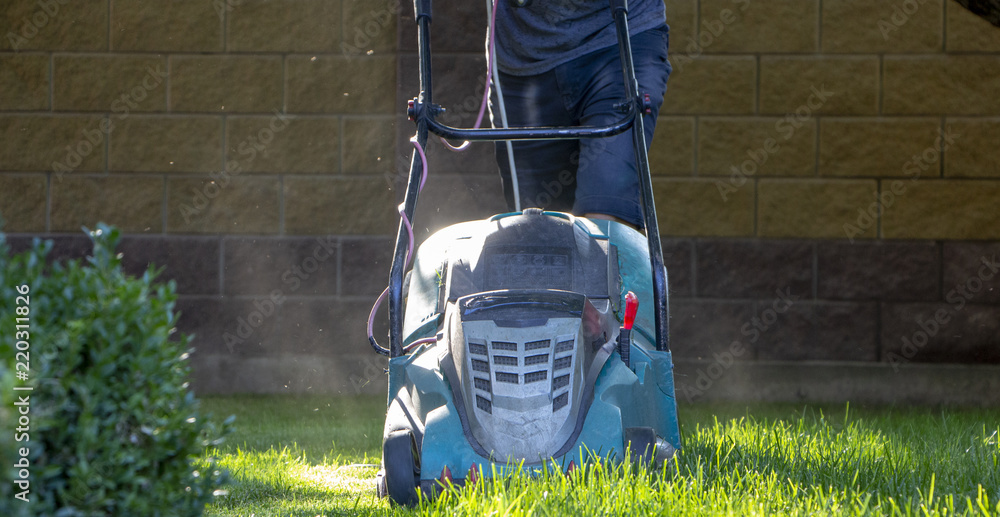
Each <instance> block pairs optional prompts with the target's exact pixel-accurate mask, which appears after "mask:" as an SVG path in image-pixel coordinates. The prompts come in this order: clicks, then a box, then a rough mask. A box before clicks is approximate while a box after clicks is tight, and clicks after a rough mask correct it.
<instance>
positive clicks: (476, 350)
mask: <svg viewBox="0 0 1000 517" xmlns="http://www.w3.org/2000/svg"><path fill="white" fill-rule="evenodd" d="M469 353H470V354H473V355H486V345H483V344H480V343H469Z"/></svg>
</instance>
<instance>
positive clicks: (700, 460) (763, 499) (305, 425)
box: [203, 396, 1000, 517]
mask: <svg viewBox="0 0 1000 517" xmlns="http://www.w3.org/2000/svg"><path fill="white" fill-rule="evenodd" d="M203 406H204V407H205V408H206V409H208V410H209V411H212V412H213V413H215V415H216V417H219V418H222V417H224V416H226V415H229V414H235V415H236V417H237V418H236V429H237V431H236V433H235V434H234V435H233V436H231V437H230V438H229V440H228V441H227V443H226V444H224V445H223V446H222V447H221V448H219V449H216V450H213V451H209V454H210V455H213V456H215V457H218V458H221V460H222V465H223V466H224V467H225V468H227V469H228V470H229V471H230V473H231V476H232V481H231V484H230V487H229V490H228V495H225V496H223V497H220V498H219V499H218V501H217V502H216V503H214V504H212V505H210V506H209V507H208V509H207V511H206V515H225V516H230V515H232V516H237V515H238V516H250V515H256V516H270V515H275V516H277V515H281V516H308V517H313V516H316V515H372V514H376V515H383V514H402V515H407V514H413V515H435V516H436V515H441V516H445V515H475V516H477V517H479V516H485V515H489V514H498V515H577V516H580V515H629V516H638V515H655V514H660V515H982V516H990V515H996V516H1000V410H996V409H993V410H978V409H976V410H973V409H965V410H959V409H928V408H856V407H848V406H846V405H845V406H839V407H830V406H823V407H818V406H814V407H805V406H793V405H774V404H755V405H752V406H749V407H748V406H746V405H742V406H737V405H694V406H681V408H680V417H681V435H682V437H683V446H684V450H683V451H682V452H681V453H680V456H679V457H678V458H677V460H676V462H675V464H674V465H671V466H670V467H668V468H665V469H662V468H661V469H653V470H647V469H643V468H633V467H632V466H631V465H627V464H626V465H617V466H615V465H589V466H587V467H586V468H582V469H577V471H575V472H574V473H573V474H572V475H571V476H570V477H568V478H567V477H566V476H564V475H562V474H555V473H553V474H541V475H538V476H535V477H531V476H527V475H516V476H513V477H512V478H510V479H506V480H504V481H502V482H486V483H479V484H477V485H476V486H474V487H471V488H466V489H462V490H457V489H453V490H445V491H443V493H442V494H440V495H439V496H438V497H437V498H435V499H433V500H432V501H430V502H424V503H422V504H421V506H419V507H417V508H415V509H411V510H403V509H399V508H391V507H390V506H389V504H388V503H387V502H386V501H383V500H379V499H378V498H377V497H376V496H375V490H374V484H373V480H374V477H375V473H376V471H377V470H378V469H377V466H376V465H377V464H378V463H379V461H380V450H379V447H380V445H381V435H382V424H383V414H384V413H383V412H384V407H385V397H384V396H378V397H353V398H336V397H318V396H310V397H211V398H206V399H204V400H203Z"/></svg>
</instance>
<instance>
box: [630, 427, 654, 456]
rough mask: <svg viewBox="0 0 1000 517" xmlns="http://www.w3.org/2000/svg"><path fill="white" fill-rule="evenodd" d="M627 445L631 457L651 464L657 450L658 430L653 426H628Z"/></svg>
mask: <svg viewBox="0 0 1000 517" xmlns="http://www.w3.org/2000/svg"><path fill="white" fill-rule="evenodd" d="M625 446H626V447H628V449H629V459H631V460H632V461H634V462H638V463H641V464H643V465H649V464H650V463H651V462H652V460H653V454H654V452H655V450H656V431H653V428H652V427H626V428H625Z"/></svg>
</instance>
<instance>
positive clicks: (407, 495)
mask: <svg viewBox="0 0 1000 517" xmlns="http://www.w3.org/2000/svg"><path fill="white" fill-rule="evenodd" d="M419 458H420V456H419V455H418V453H417V444H416V441H415V440H414V439H413V434H412V433H411V432H410V431H407V430H402V431H393V432H391V433H389V436H388V437H386V439H385V443H383V444H382V467H383V468H384V469H385V486H386V491H387V492H388V495H389V500H390V501H392V502H393V503H396V504H401V505H405V506H413V505H415V504H417V487H418V486H419V483H420V461H419Z"/></svg>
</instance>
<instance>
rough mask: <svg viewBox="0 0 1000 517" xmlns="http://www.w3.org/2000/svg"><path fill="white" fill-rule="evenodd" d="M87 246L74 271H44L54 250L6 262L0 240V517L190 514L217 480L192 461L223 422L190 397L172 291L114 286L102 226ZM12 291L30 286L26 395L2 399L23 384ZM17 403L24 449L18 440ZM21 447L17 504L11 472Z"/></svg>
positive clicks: (138, 283)
mask: <svg viewBox="0 0 1000 517" xmlns="http://www.w3.org/2000/svg"><path fill="white" fill-rule="evenodd" d="M91 238H92V240H93V243H94V250H93V255H92V256H91V257H88V258H87V259H86V261H85V262H81V261H67V262H64V263H56V264H53V265H51V266H46V264H45V257H46V255H47V254H48V252H49V250H50V249H51V247H52V244H51V242H41V241H38V240H35V242H34V244H33V247H32V249H31V250H29V251H26V252H24V253H21V254H18V255H16V256H13V257H11V256H9V255H10V254H9V248H8V246H7V245H6V243H5V241H4V238H3V235H2V234H0V336H2V342H0V358H2V360H0V390H2V391H0V402H2V404H0V412H2V414H0V461H2V462H3V463H0V483H2V484H0V515H3V516H15V515H54V516H74V515H129V516H154V515H170V516H173V515H200V514H201V513H202V510H203V509H204V506H205V504H206V503H207V502H209V501H210V500H211V499H212V497H213V493H214V492H215V491H216V489H217V488H219V487H220V486H221V484H222V483H223V482H224V479H223V478H224V476H223V474H222V473H221V472H220V471H219V470H217V469H216V466H215V464H214V462H212V461H208V460H205V459H200V455H201V454H203V452H204V450H205V448H206V447H207V446H209V445H213V444H217V443H218V442H219V441H221V437H222V436H224V435H225V434H226V433H228V432H229V430H230V421H228V420H227V421H226V422H225V423H224V424H223V425H222V426H220V427H221V428H217V427H216V426H215V425H214V424H213V423H212V422H211V421H210V420H209V419H208V418H206V416H205V415H202V414H200V413H199V409H198V403H197V401H196V400H195V399H194V396H193V394H192V392H191V391H190V390H189V389H188V384H187V377H188V374H189V371H190V369H189V366H188V361H187V358H188V343H189V342H190V339H189V338H188V337H186V336H182V335H178V334H175V333H174V332H175V325H176V322H177V321H176V320H177V316H176V314H175V313H174V303H175V300H176V294H175V286H174V284H173V283H172V282H171V283H168V284H155V283H154V277H155V276H156V272H154V271H147V272H146V273H145V274H144V275H143V276H142V277H141V278H132V277H129V276H127V275H125V273H124V272H123V271H122V268H121V263H120V258H119V256H116V254H115V251H114V250H115V248H116V245H117V243H118V239H119V234H118V231H117V230H116V229H114V228H109V227H107V226H104V225H99V226H98V229H97V230H96V231H94V232H92V233H91ZM20 285H27V286H29V288H30V293H29V295H28V296H30V299H29V300H30V301H29V307H30V339H29V343H30V349H29V352H30V372H29V373H30V376H29V380H28V382H27V384H26V385H30V386H32V387H33V391H31V392H23V391H14V390H13V386H14V385H17V386H21V385H25V383H24V382H22V381H21V380H17V379H15V378H14V375H13V373H14V371H13V370H14V364H15V360H14V358H15V350H14V349H13V347H14V344H15V341H14V340H13V339H12V337H13V336H14V325H15V318H16V315H15V308H16V307H17V304H16V302H15V300H16V297H17V296H18V293H17V291H16V287H17V286H20ZM22 305H23V301H22ZM22 312H23V311H22ZM4 368H5V369H4ZM25 393H28V394H29V395H30V412H29V416H30V431H28V434H29V436H30V440H29V441H27V442H15V436H17V435H16V434H15V430H14V427H15V426H16V425H17V418H15V417H17V416H18V414H17V413H18V410H17V408H18V406H15V405H14V402H15V401H16V399H17V397H18V396H23V394H25ZM21 447H26V448H27V449H29V454H28V460H29V461H30V478H29V481H30V488H29V489H30V493H29V494H28V497H29V498H30V503H27V504H25V503H23V502H22V501H19V500H18V499H17V498H16V497H15V496H16V494H17V493H18V492H20V491H21V488H20V487H18V486H17V485H16V484H15V483H14V477H15V476H17V475H18V472H19V469H16V468H14V469H12V468H11V467H12V465H14V464H15V463H16V462H17V461H19V458H20V455H19V449H20V448H21Z"/></svg>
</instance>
